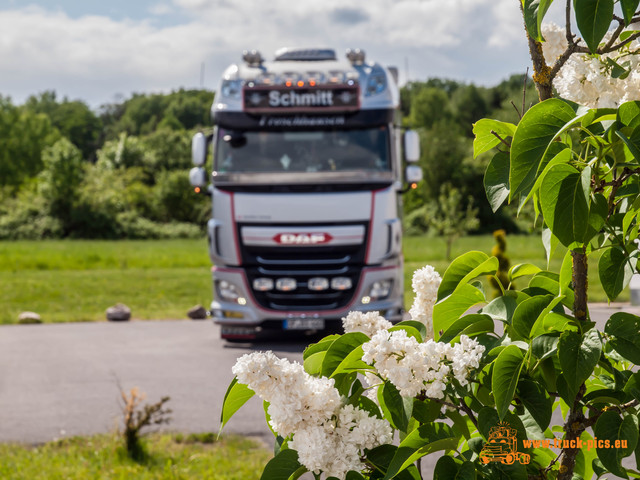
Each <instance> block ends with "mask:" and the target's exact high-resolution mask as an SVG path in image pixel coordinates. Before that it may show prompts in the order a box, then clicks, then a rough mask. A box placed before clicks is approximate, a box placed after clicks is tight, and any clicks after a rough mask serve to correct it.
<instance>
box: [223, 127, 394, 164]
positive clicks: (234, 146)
mask: <svg viewBox="0 0 640 480" xmlns="http://www.w3.org/2000/svg"><path fill="white" fill-rule="evenodd" d="M216 150H217V151H216V170H217V171H218V172H220V173H240V172H242V173H251V172H331V171H354V170H355V171H357V170H365V171H390V170H391V162H390V160H389V135H388V128H387V127H386V126H382V127H375V128H368V129H357V130H316V131H293V132H255V131H239V130H228V129H225V128H218V138H217V147H216Z"/></svg>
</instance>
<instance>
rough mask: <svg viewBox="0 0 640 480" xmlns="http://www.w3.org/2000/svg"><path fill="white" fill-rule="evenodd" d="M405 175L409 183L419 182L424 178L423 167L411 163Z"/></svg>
mask: <svg viewBox="0 0 640 480" xmlns="http://www.w3.org/2000/svg"><path fill="white" fill-rule="evenodd" d="M404 177H405V179H406V181H407V183H418V182H419V181H420V180H422V168H421V167H419V166H418V165H409V166H407V168H406V170H405V172H404Z"/></svg>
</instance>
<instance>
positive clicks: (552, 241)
mask: <svg viewBox="0 0 640 480" xmlns="http://www.w3.org/2000/svg"><path fill="white" fill-rule="evenodd" d="M559 243H560V242H559V241H558V238H557V237H556V236H555V235H554V234H553V232H552V231H551V229H549V228H545V229H543V230H542V245H543V246H544V251H545V253H546V254H547V265H549V264H550V262H551V257H552V256H553V254H554V253H555V251H556V249H557V248H558V244H559Z"/></svg>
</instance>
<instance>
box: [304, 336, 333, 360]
mask: <svg viewBox="0 0 640 480" xmlns="http://www.w3.org/2000/svg"><path fill="white" fill-rule="evenodd" d="M337 338H340V335H337V334H336V335H329V336H328V337H325V338H323V339H322V340H320V341H319V342H318V343H312V344H311V345H309V346H308V347H307V348H305V350H304V353H303V354H302V358H303V359H306V358H307V357H310V356H311V355H313V354H315V353H318V352H326V351H327V350H328V349H329V347H330V346H331V344H332V343H333V342H334V341H335V340H336V339H337Z"/></svg>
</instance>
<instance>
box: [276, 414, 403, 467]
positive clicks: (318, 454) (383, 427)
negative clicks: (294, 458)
mask: <svg viewBox="0 0 640 480" xmlns="http://www.w3.org/2000/svg"><path fill="white" fill-rule="evenodd" d="M392 439H393V432H392V430H391V427H390V426H389V424H388V423H387V422H386V421H384V420H380V419H377V418H375V417H370V416H369V414H368V413H367V412H365V411H364V410H360V409H359V408H356V407H354V406H353V405H345V406H344V407H342V408H341V409H340V411H339V413H338V417H337V419H336V420H335V421H334V422H328V423H325V424H324V425H316V426H311V427H309V428H306V429H304V430H300V431H299V432H297V433H296V434H295V435H294V437H293V440H292V441H291V442H290V443H289V447H290V448H292V449H293V450H296V451H297V452H298V460H299V461H300V463H302V464H303V465H304V466H305V467H307V468H308V469H309V470H310V471H312V472H317V471H319V470H322V471H323V472H324V473H325V475H326V477H327V478H328V477H337V478H344V477H345V475H346V473H347V472H348V471H349V470H357V471H362V470H363V468H364V464H363V463H362V460H361V458H362V455H363V449H371V448H374V447H377V446H378V445H382V444H384V443H389V442H391V440H392Z"/></svg>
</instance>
